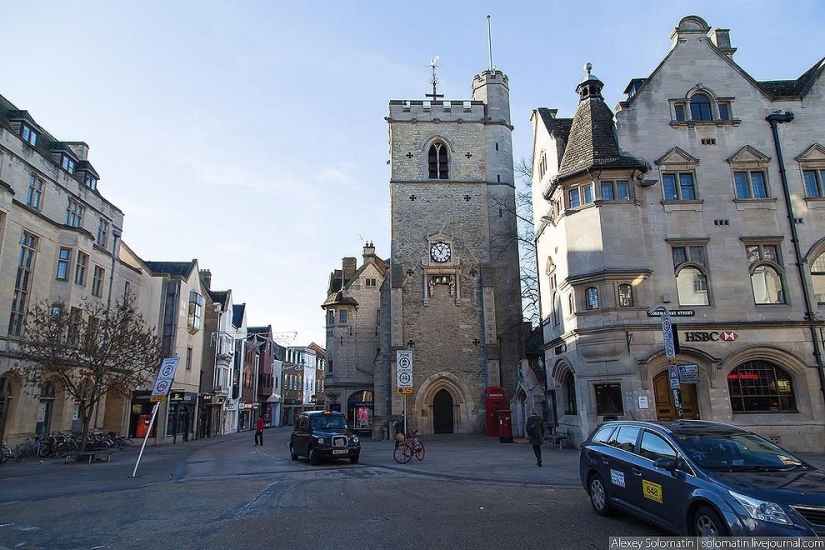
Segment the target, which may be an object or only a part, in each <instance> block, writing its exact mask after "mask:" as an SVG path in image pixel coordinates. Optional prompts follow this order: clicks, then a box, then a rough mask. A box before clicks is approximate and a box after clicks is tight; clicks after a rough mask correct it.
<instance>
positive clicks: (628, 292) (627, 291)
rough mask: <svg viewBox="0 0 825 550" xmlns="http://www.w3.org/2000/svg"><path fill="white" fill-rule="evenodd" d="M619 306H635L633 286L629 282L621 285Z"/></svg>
mask: <svg viewBox="0 0 825 550" xmlns="http://www.w3.org/2000/svg"><path fill="white" fill-rule="evenodd" d="M619 307H633V287H632V286H631V285H629V284H627V283H625V284H621V285H619Z"/></svg>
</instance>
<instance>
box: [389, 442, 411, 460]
mask: <svg viewBox="0 0 825 550" xmlns="http://www.w3.org/2000/svg"><path fill="white" fill-rule="evenodd" d="M392 457H393V458H394V459H395V461H396V462H398V463H399V464H406V463H407V462H409V461H410V459H412V448H410V446H409V444H407V443H402V444H401V445H399V446H398V447H396V448H395V450H394V451H393V453H392Z"/></svg>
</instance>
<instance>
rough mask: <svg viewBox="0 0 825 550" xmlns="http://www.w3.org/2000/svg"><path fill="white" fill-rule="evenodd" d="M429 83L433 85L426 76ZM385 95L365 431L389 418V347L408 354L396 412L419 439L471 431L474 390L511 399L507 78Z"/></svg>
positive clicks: (515, 313) (477, 425)
mask: <svg viewBox="0 0 825 550" xmlns="http://www.w3.org/2000/svg"><path fill="white" fill-rule="evenodd" d="M436 82H437V81H436ZM428 97H429V98H430V99H426V100H392V101H390V112H389V116H388V117H387V122H388V123H389V144H390V155H391V161H390V165H391V176H390V198H391V215H392V219H391V223H392V250H391V259H390V263H391V269H390V274H389V276H388V277H387V279H386V282H385V288H384V292H383V293H382V295H383V304H382V312H383V315H382V327H383V335H384V341H383V342H382V346H381V355H380V362H381V365H380V366H381V367H382V368H381V369H380V374H379V371H376V377H375V415H376V418H375V420H376V425H379V424H380V423H381V421H382V420H384V419H387V418H390V417H391V416H397V415H399V414H400V413H401V410H402V406H403V403H404V396H402V395H399V394H397V393H396V365H395V360H396V351H397V350H399V349H410V350H412V351H413V357H414V360H413V384H414V388H413V393H412V394H409V395H407V396H406V403H407V417H408V421H409V422H410V424H411V425H412V426H413V427H416V428H418V429H419V431H420V432H421V433H422V434H427V433H483V432H484V431H485V430H486V419H485V412H486V411H485V391H486V390H487V389H488V388H498V387H503V388H504V390H505V393H506V395H507V397H508V399H509V398H511V397H512V396H513V392H514V391H515V387H516V381H517V375H518V373H517V369H518V363H519V359H520V356H521V350H522V344H521V342H522V338H521V319H522V315H521V292H520V279H519V259H518V241H517V237H516V235H517V230H516V217H515V215H514V212H515V186H514V178H513V146H512V136H511V134H512V131H513V126H512V125H511V123H510V98H509V88H508V79H507V76H506V75H505V74H504V73H502V72H501V71H499V70H488V71H484V72H483V73H481V74H480V75H478V76H476V77H475V78H474V79H473V84H472V99H466V100H461V99H459V100H446V99H441V98H442V97H443V96H441V95H439V94H436V90H435V85H434V86H433V93H432V94H428Z"/></svg>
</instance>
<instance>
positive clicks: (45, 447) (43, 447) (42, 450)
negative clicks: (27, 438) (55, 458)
mask: <svg viewBox="0 0 825 550" xmlns="http://www.w3.org/2000/svg"><path fill="white" fill-rule="evenodd" d="M51 454H52V446H51V444H50V443H47V442H41V443H40V445H39V446H38V447H37V456H39V457H40V458H46V457H48V456H49V455H51Z"/></svg>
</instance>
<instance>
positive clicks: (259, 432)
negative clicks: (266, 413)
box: [254, 415, 264, 447]
mask: <svg viewBox="0 0 825 550" xmlns="http://www.w3.org/2000/svg"><path fill="white" fill-rule="evenodd" d="M258 445H260V446H261V447H263V446H264V417H263V415H261V416H259V417H258V422H257V423H256V424H255V445H254V446H255V447H257V446H258Z"/></svg>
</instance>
